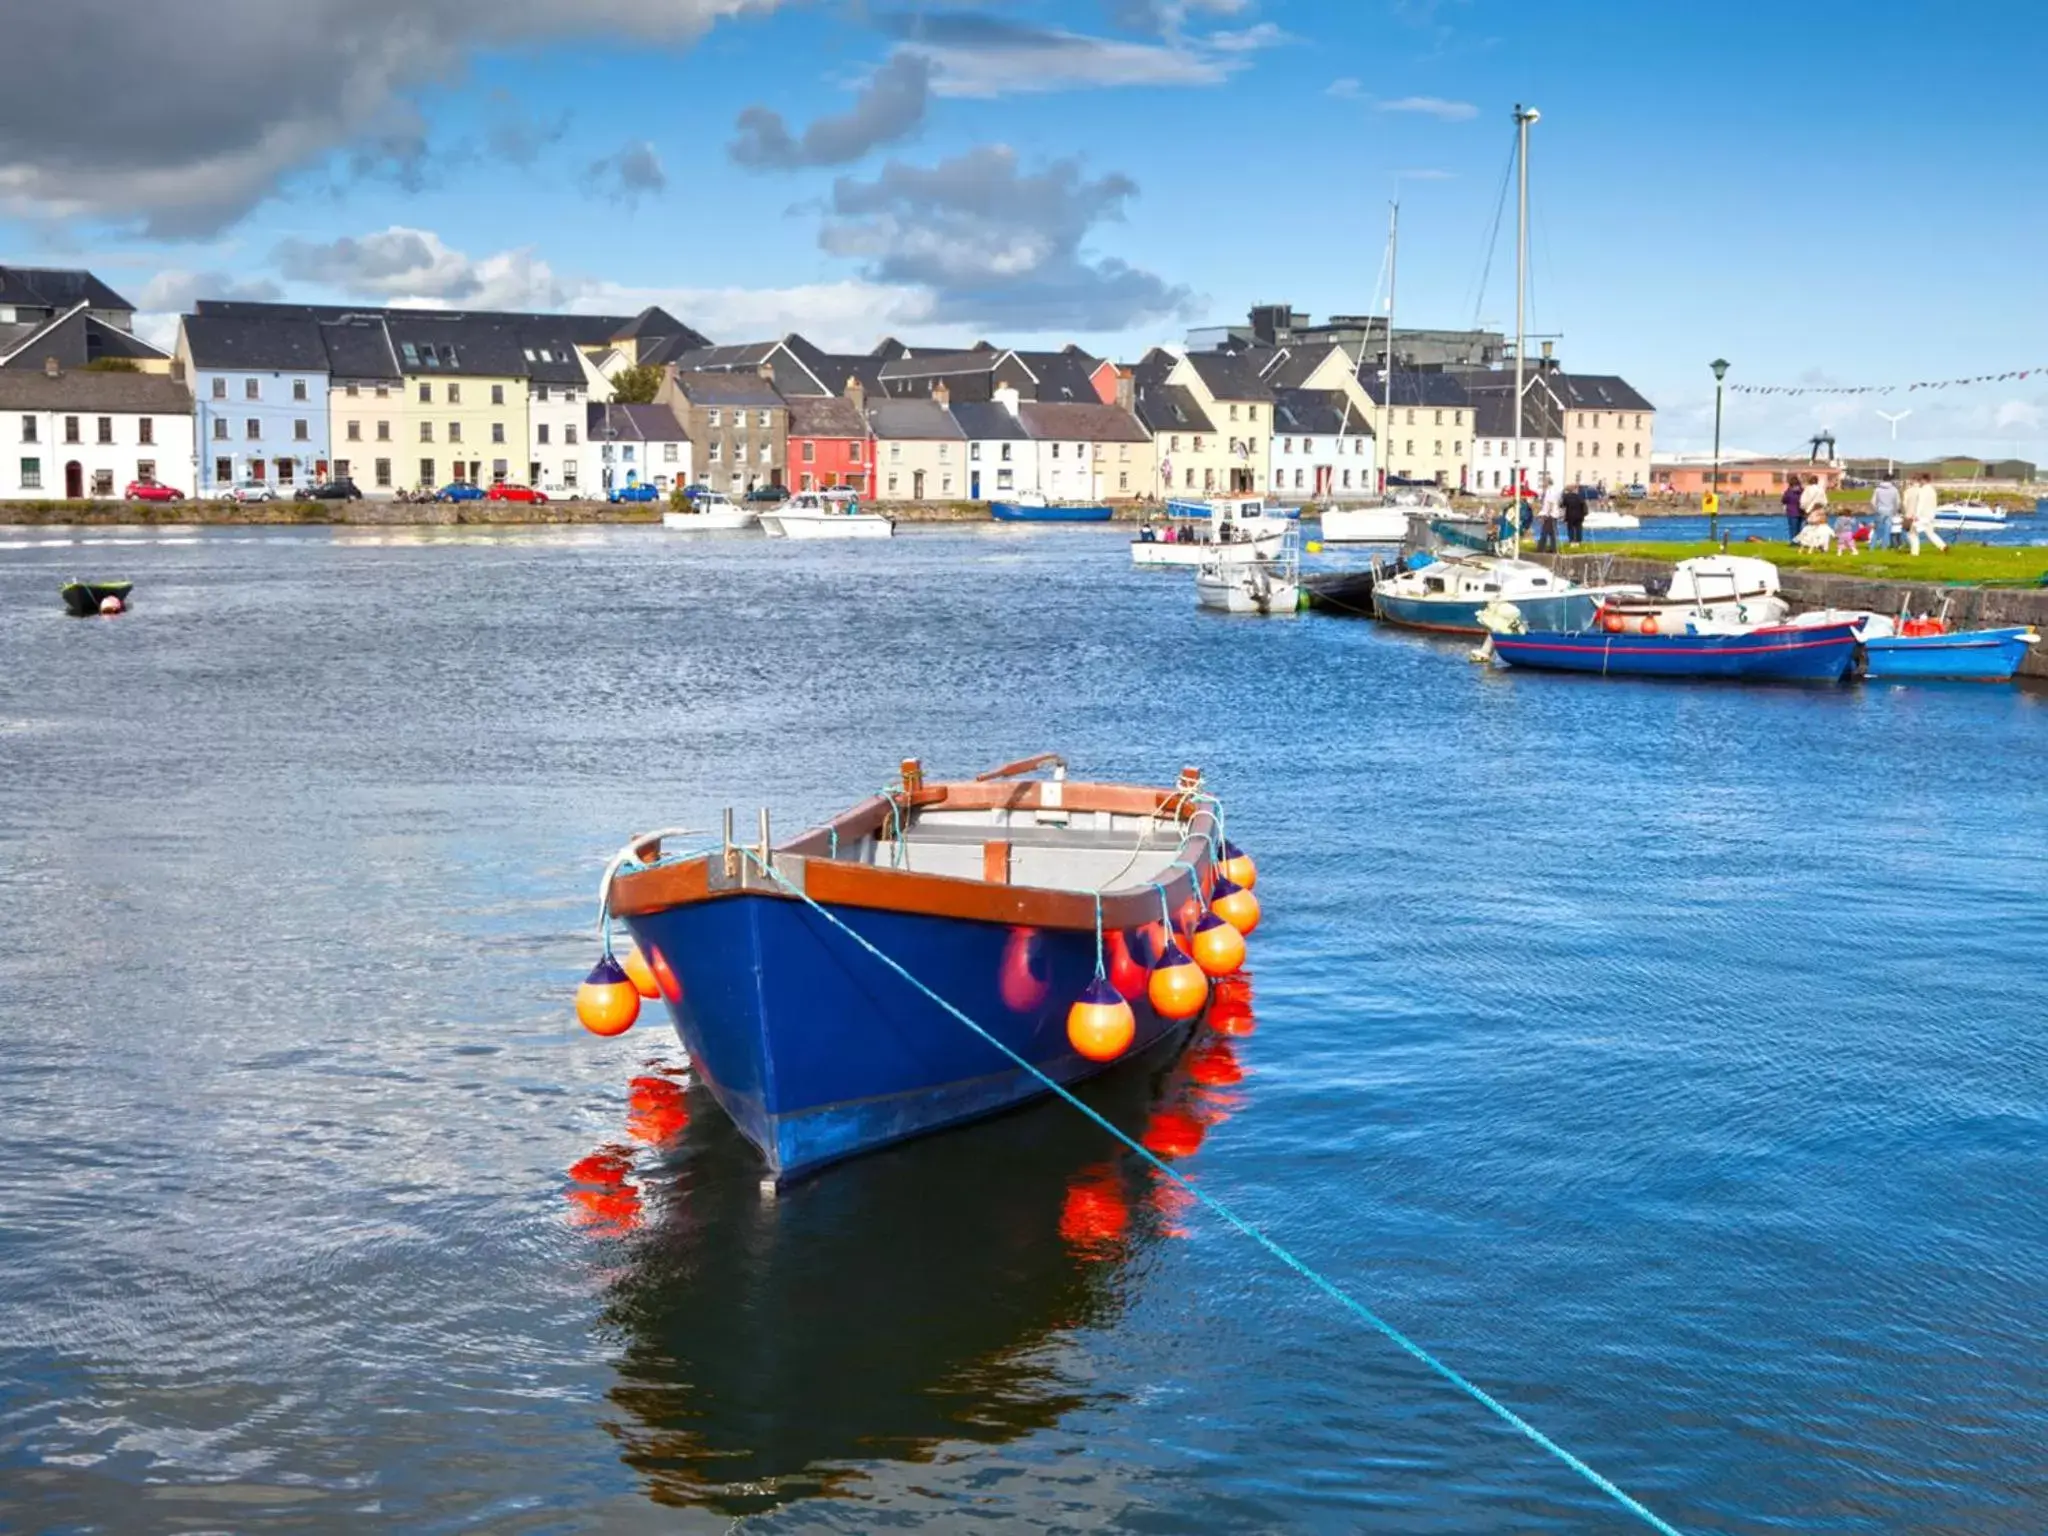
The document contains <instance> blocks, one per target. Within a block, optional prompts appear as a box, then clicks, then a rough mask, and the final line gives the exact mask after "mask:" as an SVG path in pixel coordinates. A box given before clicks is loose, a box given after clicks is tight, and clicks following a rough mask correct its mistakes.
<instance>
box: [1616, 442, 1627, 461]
mask: <svg viewBox="0 0 2048 1536" xmlns="http://www.w3.org/2000/svg"><path fill="white" fill-rule="evenodd" d="M1626 446H1627V445H1626V444H1624V443H1616V444H1615V445H1614V456H1615V457H1616V458H1617V459H1620V458H1626V457H1627V455H1626V454H1624V453H1623V452H1622V451H1621V450H1622V449H1623V448H1624V447H1626Z"/></svg>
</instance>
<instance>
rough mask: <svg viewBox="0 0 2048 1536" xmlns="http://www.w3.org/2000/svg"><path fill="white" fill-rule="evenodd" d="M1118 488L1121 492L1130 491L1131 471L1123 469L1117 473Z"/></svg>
mask: <svg viewBox="0 0 2048 1536" xmlns="http://www.w3.org/2000/svg"><path fill="white" fill-rule="evenodd" d="M1116 488H1117V489H1118V490H1120V491H1128V490H1129V489H1130V488H1131V472H1130V471H1129V470H1127V469H1121V470H1118V471H1117V476H1116Z"/></svg>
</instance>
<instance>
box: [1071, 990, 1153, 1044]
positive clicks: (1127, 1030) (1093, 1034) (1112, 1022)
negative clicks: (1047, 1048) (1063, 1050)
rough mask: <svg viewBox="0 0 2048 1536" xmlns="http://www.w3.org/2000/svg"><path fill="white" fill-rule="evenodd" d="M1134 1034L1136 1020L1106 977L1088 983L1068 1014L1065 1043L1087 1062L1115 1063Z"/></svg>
mask: <svg viewBox="0 0 2048 1536" xmlns="http://www.w3.org/2000/svg"><path fill="white" fill-rule="evenodd" d="M1137 1034H1138V1016H1137V1015H1136V1014H1134V1013H1132V1012H1131V1005H1130V1004H1129V1003H1127V1002H1125V1001H1124V999H1123V994H1121V993H1120V992H1118V991H1117V989H1116V988H1115V987H1113V986H1111V985H1110V984H1109V981H1108V979H1107V978H1106V977H1102V976H1098V977H1096V978H1095V979H1094V980H1093V981H1091V982H1089V983H1088V989H1087V990H1086V991H1085V992H1083V993H1082V994H1081V995H1080V997H1079V998H1077V999H1076V1000H1075V1002H1074V1006H1073V1007H1071V1008H1069V1009H1068V1010H1067V1043H1068V1044H1069V1045H1071V1046H1073V1048H1074V1049H1075V1050H1076V1051H1078V1052H1080V1053H1081V1054H1082V1055H1083V1056H1086V1057H1087V1058H1088V1059H1089V1060H1090V1061H1115V1060H1116V1059H1117V1057H1119V1056H1121V1055H1123V1053H1124V1052H1125V1051H1127V1050H1129V1049H1130V1048H1131V1041H1132V1040H1134V1039H1136V1038H1137Z"/></svg>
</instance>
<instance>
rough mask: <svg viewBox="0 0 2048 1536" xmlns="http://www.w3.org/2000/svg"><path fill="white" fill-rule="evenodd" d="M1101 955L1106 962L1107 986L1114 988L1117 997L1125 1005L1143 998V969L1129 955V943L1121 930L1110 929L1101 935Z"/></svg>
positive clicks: (1135, 958) (1136, 960) (1134, 958)
mask: <svg viewBox="0 0 2048 1536" xmlns="http://www.w3.org/2000/svg"><path fill="white" fill-rule="evenodd" d="M1102 953H1103V958H1104V960H1106V961H1107V962H1108V968H1109V984H1110V985H1111V986H1112V987H1115V988H1116V990H1117V995H1118V996H1119V997H1121V998H1122V999H1123V1000H1124V1001H1125V1002H1127V1003H1135V1002H1136V1001H1137V1000H1138V999H1139V998H1141V997H1143V996H1144V995H1145V967H1144V966H1143V965H1142V964H1140V963H1139V961H1138V957H1137V956H1136V955H1134V954H1132V953H1131V941H1130V940H1129V939H1127V938H1125V937H1124V932H1123V930H1122V929H1121V928H1112V929H1110V930H1109V931H1108V932H1107V933H1105V934H1103V936H1102Z"/></svg>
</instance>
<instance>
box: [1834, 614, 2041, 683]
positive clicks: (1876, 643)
mask: <svg viewBox="0 0 2048 1536" xmlns="http://www.w3.org/2000/svg"><path fill="white" fill-rule="evenodd" d="M2040 643H2041V636H2040V635H2039V633H2038V632H2036V631H2035V630H2033V629H2031V628H2029V627H2027V626H2025V625H2017V624H2016V625H2009V626H2007V627H2005V628H2002V629H1969V630H1963V631H1961V632H1959V633H1955V634H1947V633H1943V634H1917V635H1909V634H1889V635H1879V634H1866V635H1865V636H1864V638H1863V661H1862V666H1861V671H1862V674H1863V676H1864V677H1866V678H1868V679H1869V680H1870V681H1872V682H1907V681H1912V680H1919V681H1922V682H1970V683H2009V682H2011V681H2012V678H2013V674H2014V673H2016V672H2017V671H2019V667H2020V663H2021V662H2023V661H2025V660H2026V659H2027V651H2028V648H2029V647H2031V646H2035V645H2039V644H2040Z"/></svg>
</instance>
